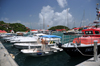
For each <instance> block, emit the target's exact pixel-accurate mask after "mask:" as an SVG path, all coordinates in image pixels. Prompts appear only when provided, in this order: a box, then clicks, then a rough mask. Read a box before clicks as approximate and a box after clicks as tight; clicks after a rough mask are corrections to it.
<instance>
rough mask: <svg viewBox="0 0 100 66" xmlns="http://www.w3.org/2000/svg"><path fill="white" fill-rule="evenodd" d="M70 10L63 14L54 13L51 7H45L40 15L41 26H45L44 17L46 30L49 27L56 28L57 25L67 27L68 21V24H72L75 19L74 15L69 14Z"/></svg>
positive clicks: (64, 11)
mask: <svg viewBox="0 0 100 66" xmlns="http://www.w3.org/2000/svg"><path fill="white" fill-rule="evenodd" d="M69 10H70V8H67V9H64V10H63V11H62V12H54V10H53V8H52V7H50V6H49V5H48V6H46V7H43V9H42V10H41V13H39V18H40V21H39V24H42V25H43V17H44V21H45V28H46V27H47V25H49V26H50V27H52V26H56V25H65V26H67V21H68V24H71V23H72V20H73V17H72V15H71V14H70V13H69V12H68V11H69Z"/></svg>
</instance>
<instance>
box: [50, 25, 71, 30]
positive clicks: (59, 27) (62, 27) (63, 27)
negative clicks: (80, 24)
mask: <svg viewBox="0 0 100 66" xmlns="http://www.w3.org/2000/svg"><path fill="white" fill-rule="evenodd" d="M56 29H66V31H67V30H69V28H68V27H66V26H62V25H58V26H53V27H51V28H49V30H54V31H55V30H56Z"/></svg>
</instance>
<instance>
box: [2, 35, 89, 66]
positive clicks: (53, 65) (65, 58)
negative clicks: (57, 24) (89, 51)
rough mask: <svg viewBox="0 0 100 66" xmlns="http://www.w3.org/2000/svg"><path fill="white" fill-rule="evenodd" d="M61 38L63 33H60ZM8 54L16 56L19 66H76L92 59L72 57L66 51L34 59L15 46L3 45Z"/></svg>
mask: <svg viewBox="0 0 100 66" xmlns="http://www.w3.org/2000/svg"><path fill="white" fill-rule="evenodd" d="M58 35H59V36H61V35H62V34H61V33H58ZM2 44H3V45H4V46H5V48H7V50H8V52H9V53H11V54H13V55H14V56H15V59H14V60H15V61H16V62H17V64H18V65H19V66H75V65H77V64H79V63H81V62H83V61H85V60H87V59H89V58H90V57H70V56H69V55H68V54H66V53H65V52H64V51H63V52H60V53H56V54H53V55H50V56H44V57H32V56H27V55H25V54H22V53H20V51H19V50H18V49H16V48H14V47H13V44H10V43H4V42H3V43H2Z"/></svg>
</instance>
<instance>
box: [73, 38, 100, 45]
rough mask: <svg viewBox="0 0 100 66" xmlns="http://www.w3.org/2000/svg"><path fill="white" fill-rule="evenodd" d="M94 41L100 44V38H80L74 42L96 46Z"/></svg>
mask: <svg viewBox="0 0 100 66" xmlns="http://www.w3.org/2000/svg"><path fill="white" fill-rule="evenodd" d="M94 40H98V43H100V37H80V38H75V39H74V40H73V43H81V44H86V45H88V44H94Z"/></svg>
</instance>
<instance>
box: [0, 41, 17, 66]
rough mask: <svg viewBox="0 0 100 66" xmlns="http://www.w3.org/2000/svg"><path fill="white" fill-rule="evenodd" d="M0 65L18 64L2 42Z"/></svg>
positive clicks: (0, 44)
mask: <svg viewBox="0 0 100 66" xmlns="http://www.w3.org/2000/svg"><path fill="white" fill-rule="evenodd" d="M0 66H18V64H17V63H16V62H15V61H14V59H13V58H12V57H11V56H10V54H9V53H8V51H7V50H6V48H5V47H4V46H3V44H2V43H1V42H0Z"/></svg>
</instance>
